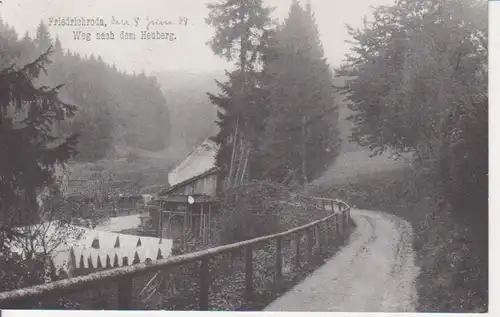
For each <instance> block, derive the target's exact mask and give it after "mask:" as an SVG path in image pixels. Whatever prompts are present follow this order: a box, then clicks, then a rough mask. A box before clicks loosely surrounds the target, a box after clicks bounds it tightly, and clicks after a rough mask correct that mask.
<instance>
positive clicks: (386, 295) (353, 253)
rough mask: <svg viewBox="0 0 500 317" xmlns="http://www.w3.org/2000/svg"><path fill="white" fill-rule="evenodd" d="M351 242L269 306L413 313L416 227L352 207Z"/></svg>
mask: <svg viewBox="0 0 500 317" xmlns="http://www.w3.org/2000/svg"><path fill="white" fill-rule="evenodd" d="M351 215H352V218H353V219H354V221H355V222H356V223H357V225H358V226H357V228H356V230H355V232H353V234H352V235H351V237H350V240H349V242H348V244H347V245H346V246H345V247H344V248H343V249H342V250H340V251H339V252H338V253H337V255H336V256H335V257H333V258H332V259H330V260H328V261H327V263H326V264H324V265H323V266H322V267H320V268H319V269H318V270H316V271H315V272H314V273H313V274H312V275H311V276H309V277H308V278H306V279H305V280H304V281H303V282H302V283H300V284H298V285H296V286H295V287H294V288H293V289H291V290H290V291H289V292H288V293H286V294H284V295H283V296H282V297H280V298H278V299H277V300H276V301H274V302H273V303H271V304H270V305H269V306H268V307H266V309H265V310H267V311H338V312H413V311H415V304H416V300H417V293H416V287H415V278H416V277H417V275H418V273H419V268H418V267H416V266H415V264H414V262H415V261H414V259H415V252H414V250H413V247H412V228H411V226H410V225H409V223H408V222H406V221H404V220H402V219H400V218H398V217H396V216H392V215H389V214H385V213H381V212H375V211H367V210H352V211H351Z"/></svg>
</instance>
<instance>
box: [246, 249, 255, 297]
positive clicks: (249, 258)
mask: <svg viewBox="0 0 500 317" xmlns="http://www.w3.org/2000/svg"><path fill="white" fill-rule="evenodd" d="M252 255H253V254H252V246H251V245H247V246H246V247H245V296H246V297H247V299H248V298H250V297H251V295H252V293H253V281H252V279H253V267H252V264H253V263H252V260H253V259H252Z"/></svg>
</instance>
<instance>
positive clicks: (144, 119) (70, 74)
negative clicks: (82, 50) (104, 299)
mask: <svg viewBox="0 0 500 317" xmlns="http://www.w3.org/2000/svg"><path fill="white" fill-rule="evenodd" d="M0 37H2V41H4V42H6V43H5V45H2V47H5V51H6V53H5V55H4V57H5V58H3V57H2V58H0V59H2V61H1V63H0V67H2V66H1V65H3V64H4V63H5V64H6V65H8V64H9V63H11V62H13V58H15V59H16V60H17V61H18V64H26V63H29V62H31V61H33V60H34V59H36V58H37V57H38V56H39V55H40V54H41V53H42V52H45V51H46V50H47V48H48V47H51V46H52V48H53V54H52V56H51V57H52V59H53V60H54V63H53V64H51V65H48V66H47V71H48V74H41V76H39V78H37V79H36V83H38V84H40V85H47V86H58V85H60V84H61V83H64V86H61V87H60V95H61V97H62V98H64V99H65V100H68V101H69V102H70V103H74V104H77V105H78V106H79V108H78V111H76V113H75V116H74V117H73V118H72V119H71V120H66V121H65V122H62V123H59V124H57V126H56V127H55V130H54V131H55V132H56V131H57V134H58V135H64V134H68V133H78V134H80V142H79V143H78V151H79V154H78V155H77V157H76V158H77V159H78V160H80V161H97V160H99V159H102V158H105V157H107V156H108V155H111V154H114V153H113V146H114V145H128V146H133V147H137V148H141V149H145V150H162V149H164V148H165V147H166V146H167V145H168V137H167V136H168V133H169V120H170V119H169V114H168V110H167V109H166V107H165V105H166V100H165V97H164V95H163V92H162V91H161V89H160V85H159V84H158V82H157V81H156V79H155V78H154V77H149V76H146V75H145V74H144V73H142V74H139V75H129V74H127V73H124V72H122V71H120V70H118V69H117V68H116V67H115V66H114V65H109V64H107V63H105V62H104V61H103V60H102V58H101V57H100V56H94V55H90V56H85V57H82V56H80V55H79V54H77V53H72V52H70V51H64V48H63V47H62V45H61V42H60V41H59V39H58V38H56V39H53V37H52V36H51V34H50V33H49V31H48V28H47V26H46V25H45V24H44V23H43V22H41V23H40V24H39V26H38V28H37V31H36V34H35V37H34V38H33V39H32V38H30V36H29V34H26V35H25V36H24V37H23V38H22V39H20V40H19V39H18V38H17V34H16V33H15V31H14V30H13V29H11V28H10V27H9V26H8V25H5V24H3V23H2V22H1V21H0ZM144 96H147V97H144Z"/></svg>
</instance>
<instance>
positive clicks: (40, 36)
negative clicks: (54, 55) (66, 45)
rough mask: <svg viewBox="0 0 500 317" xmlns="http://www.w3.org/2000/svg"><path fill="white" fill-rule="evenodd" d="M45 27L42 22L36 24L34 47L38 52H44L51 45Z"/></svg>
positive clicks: (48, 33)
mask: <svg viewBox="0 0 500 317" xmlns="http://www.w3.org/2000/svg"><path fill="white" fill-rule="evenodd" d="M53 44H54V43H53V41H52V37H51V36H50V32H49V29H48V27H47V25H46V24H45V23H44V22H43V20H42V21H40V24H38V27H37V29H36V35H35V45H36V47H37V48H38V51H39V52H45V51H47V50H48V49H49V48H50V47H52V45H53Z"/></svg>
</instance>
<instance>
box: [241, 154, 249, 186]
mask: <svg viewBox="0 0 500 317" xmlns="http://www.w3.org/2000/svg"><path fill="white" fill-rule="evenodd" d="M249 156H250V147H248V148H247V149H246V151H245V157H244V163H243V172H242V173H241V181H240V184H243V182H244V181H245V179H246V174H245V173H246V172H247V165H248V157H249Z"/></svg>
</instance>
